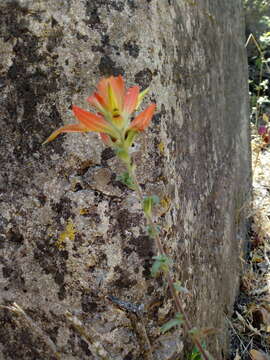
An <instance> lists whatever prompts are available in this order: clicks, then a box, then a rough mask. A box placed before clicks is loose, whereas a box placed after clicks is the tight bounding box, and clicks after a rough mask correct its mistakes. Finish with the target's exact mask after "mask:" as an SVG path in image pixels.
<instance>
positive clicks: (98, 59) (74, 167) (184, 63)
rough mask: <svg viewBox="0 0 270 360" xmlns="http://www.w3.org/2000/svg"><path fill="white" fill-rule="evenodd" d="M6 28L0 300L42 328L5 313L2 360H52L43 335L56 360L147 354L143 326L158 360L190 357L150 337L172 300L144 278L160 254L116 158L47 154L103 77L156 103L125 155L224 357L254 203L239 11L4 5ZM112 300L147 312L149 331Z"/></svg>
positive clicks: (72, 142) (71, 2)
mask: <svg viewBox="0 0 270 360" xmlns="http://www.w3.org/2000/svg"><path fill="white" fill-rule="evenodd" d="M0 19H1V21H0V53H1V65H0V88H1V97H0V103H1V110H0V121H1V127H0V129H1V132H2V135H1V141H0V154H1V156H0V168H1V175H0V190H1V202H0V227H1V229H0V237H1V242H0V260H1V271H0V277H1V278H0V286H1V295H0V298H1V300H0V303H1V304H2V305H10V304H12V303H13V302H16V303H18V304H19V305H20V306H21V307H22V308H23V309H24V311H25V312H26V314H27V315H28V316H29V317H30V318H31V319H32V321H33V322H34V324H35V326H36V328H35V327H33V326H32V327H31V326H30V327H29V325H28V323H27V321H26V320H25V319H23V318H22V317H20V316H19V317H18V316H15V314H14V313H12V312H11V311H9V310H7V309H0V321H1V326H0V358H1V359H3V360H13V359H27V360H28V359H29V360H30V359H31V360H34V359H42V360H46V359H53V358H54V356H53V353H52V350H51V348H50V346H48V344H46V339H45V337H46V336H47V337H49V338H50V339H51V340H52V342H53V343H54V344H55V346H56V348H57V351H58V352H59V354H60V356H61V358H62V359H65V360H71V359H78V360H79V359H80V360H83V359H103V358H108V359H119V360H121V359H124V360H131V359H143V358H145V359H147V350H146V351H145V348H147V346H146V337H145V336H144V335H143V334H144V330H142V329H145V330H146V332H147V334H148V337H149V339H150V341H151V343H152V344H153V349H154V350H153V351H154V358H155V359H160V360H166V359H185V358H186V355H184V350H183V343H185V340H184V339H186V336H184V335H183V337H182V338H181V337H179V331H178V330H173V331H171V333H169V334H167V335H161V334H160V332H159V326H160V325H162V324H163V323H164V322H166V321H167V320H168V319H170V318H171V317H172V316H173V305H172V303H171V300H170V296H169V294H168V293H167V289H166V286H165V285H164V283H163V281H162V279H161V278H159V279H152V278H151V276H150V268H151V263H152V256H153V255H155V254H156V250H155V248H154V244H153V242H152V241H151V240H150V239H149V238H148V237H147V236H146V234H145V229H144V219H143V216H142V213H141V211H140V206H139V203H138V201H137V200H136V198H135V196H134V194H133V192H132V191H130V190H128V189H126V188H125V187H124V186H122V185H121V184H120V183H119V182H118V181H117V179H116V176H117V174H119V172H120V171H121V165H120V164H119V162H118V161H117V159H116V157H115V156H114V154H113V152H112V151H111V150H110V149H108V148H105V147H104V146H103V145H102V143H101V142H100V140H99V138H98V136H96V135H95V134H87V135H82V134H72V135H68V136H62V137H61V138H59V139H57V140H56V141H54V142H53V143H52V144H49V145H47V146H44V147H42V146H41V143H42V141H44V140H45V139H46V138H47V137H48V136H49V134H50V133H51V132H52V131H53V130H54V129H56V128H58V127H59V126H61V125H62V124H66V123H70V122H74V119H73V116H72V114H71V111H70V106H71V104H72V103H73V104H76V105H79V106H81V107H84V108H87V105H86V101H85V99H86V98H87V96H89V95H90V93H91V92H92V91H93V90H94V87H95V84H96V83H97V81H98V79H100V77H103V76H108V75H112V74H113V75H117V74H122V75H123V76H124V77H125V79H127V81H128V85H132V84H135V83H136V84H139V85H140V86H141V87H142V88H145V87H147V86H149V85H150V89H151V90H150V92H149V96H148V98H147V99H146V102H147V101H148V102H149V101H150V100H151V101H156V102H157V106H158V110H157V112H156V115H155V117H154V119H153V122H152V125H151V127H150V129H149V130H148V131H147V133H145V134H143V135H142V136H141V138H140V141H139V144H138V145H137V146H136V147H135V149H134V157H135V160H136V161H137V163H138V174H139V181H140V183H141V184H142V186H143V188H144V191H145V192H146V193H149V194H151V193H152V192H155V193H156V194H158V195H159V197H160V199H161V204H160V206H159V207H158V209H157V211H156V220H157V221H159V222H160V224H161V226H162V227H163V229H164V242H165V246H166V250H167V252H168V254H169V256H170V257H171V258H173V259H174V272H175V276H176V278H179V279H180V280H181V281H182V283H183V284H184V285H185V286H186V287H187V288H188V289H189V290H190V291H191V296H190V297H186V296H183V300H184V302H185V303H186V309H187V311H188V313H189V314H190V316H191V319H192V322H193V323H194V326H196V327H198V328H201V327H206V326H207V327H215V328H217V329H219V330H220V332H219V333H217V335H215V336H214V337H212V338H210V339H208V340H207V342H208V345H209V349H210V350H211V351H212V352H213V354H215V356H216V358H217V359H222V358H224V357H225V353H226V352H227V350H228V342H227V330H226V329H227V325H226V321H225V316H226V314H228V315H230V313H231V310H232V306H233V302H234V299H235V295H236V293H237V289H238V277H239V272H240V260H239V256H241V255H242V251H243V245H244V242H245V229H246V227H245V217H244V212H243V211H242V210H243V209H244V208H245V205H246V204H247V201H248V199H249V193H250V153H249V131H248V91H247V67H246V54H245V49H244V38H243V34H244V25H243V21H242V8H241V1H240V0H226V1H224V0H202V1H196V0H195V1H191V0H177V1H176V0H175V1H170V0H168V1H165V0H164V1H156V0H152V1H151V0H140V1H135V0H124V1H120V0H117V1H113V0H65V1H62V0H57V1H56V0H38V1H37V0H18V1H15V0H14V1H7V0H2V1H1V4H0ZM108 296H116V297H117V298H119V299H121V300H125V301H128V302H130V303H132V304H144V305H145V314H144V316H143V319H144V322H145V325H143V324H142V323H143V320H142V319H141V318H140V319H135V320H134V317H132V314H130V313H128V312H126V311H122V310H119V309H118V308H117V307H116V306H114V305H113V304H112V302H111V301H109V300H108V298H107V297H108ZM67 310H68V311H70V312H72V313H73V314H75V315H76V316H77V318H78V319H80V321H81V323H82V326H83V327H84V330H85V332H86V334H87V335H88V339H86V338H85V336H83V335H82V334H81V333H80V331H78V329H77V330H76V328H75V327H74V325H71V323H70V322H69V321H68V319H67V318H66V317H65V312H66V311H67ZM37 328H38V329H39V330H42V331H43V333H44V334H45V336H41V335H40V331H39V330H37ZM47 340H48V339H47ZM47 342H48V341H47ZM102 354H103V355H102Z"/></svg>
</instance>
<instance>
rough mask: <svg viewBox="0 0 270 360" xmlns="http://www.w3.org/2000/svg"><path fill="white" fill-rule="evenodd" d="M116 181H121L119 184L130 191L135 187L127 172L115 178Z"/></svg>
mask: <svg viewBox="0 0 270 360" xmlns="http://www.w3.org/2000/svg"><path fill="white" fill-rule="evenodd" d="M116 180H117V181H121V183H123V184H124V185H126V186H127V187H129V188H130V189H131V190H135V185H134V183H133V181H132V178H131V177H130V175H129V173H128V172H127V171H126V172H124V173H123V174H122V175H119V176H117V178H116Z"/></svg>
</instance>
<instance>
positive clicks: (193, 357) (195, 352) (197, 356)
mask: <svg viewBox="0 0 270 360" xmlns="http://www.w3.org/2000/svg"><path fill="white" fill-rule="evenodd" d="M202 348H203V349H205V348H206V345H205V342H203V343H202ZM209 359H210V358H209ZM188 360H203V358H202V356H201V353H200V351H199V349H198V348H197V346H194V348H193V349H192V353H191V354H190V355H189V357H188Z"/></svg>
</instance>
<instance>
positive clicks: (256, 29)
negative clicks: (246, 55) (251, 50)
mask: <svg viewBox="0 0 270 360" xmlns="http://www.w3.org/2000/svg"><path fill="white" fill-rule="evenodd" d="M243 3H244V8H245V19H246V35H247V36H248V35H249V34H250V33H253V35H254V36H256V37H257V38H258V37H259V36H260V35H262V34H263V33H265V32H268V31H269V29H270V1H269V0H243Z"/></svg>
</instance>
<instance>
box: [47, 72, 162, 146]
mask: <svg viewBox="0 0 270 360" xmlns="http://www.w3.org/2000/svg"><path fill="white" fill-rule="evenodd" d="M147 91H148V89H146V90H144V91H142V92H141V93H140V92H139V87H138V86H133V87H131V88H129V89H128V90H126V88H125V83H124V80H123V77H122V76H121V75H119V76H117V77H114V76H111V77H109V78H105V79H102V80H101V81H100V82H99V83H98V86H97V91H96V92H94V94H93V95H91V96H90V97H89V98H88V99H87V101H88V102H89V103H90V105H92V106H93V107H94V108H96V110H97V114H94V113H92V112H89V111H86V110H84V109H81V108H80V107H78V106H75V105H73V107H72V111H73V113H74V115H75V117H76V119H77V120H78V121H79V123H77V124H71V125H66V126H63V127H61V128H59V129H58V130H56V131H54V132H53V133H52V134H51V136H50V137H49V138H48V139H47V140H46V141H45V142H44V143H48V142H50V141H52V140H54V139H55V138H56V137H57V136H58V135H59V134H61V133H65V132H89V131H94V132H98V133H100V135H101V138H102V140H103V141H104V142H105V143H106V144H108V145H116V146H117V144H119V145H120V146H122V145H123V144H124V143H125V141H126V139H128V138H129V143H128V146H130V145H131V144H132V141H133V139H134V137H135V135H136V133H138V132H140V131H143V130H145V129H146V128H147V126H148V125H149V123H150V121H151V119H152V116H153V113H154V111H155V108H156V105H155V104H151V105H149V106H148V107H147V108H146V109H145V110H144V111H143V112H141V113H140V114H139V115H137V116H136V117H135V119H134V120H132V121H131V114H132V113H133V112H134V111H135V110H137V108H138V107H139V105H140V103H141V102H142V100H143V98H144V96H145V95H146V93H147Z"/></svg>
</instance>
